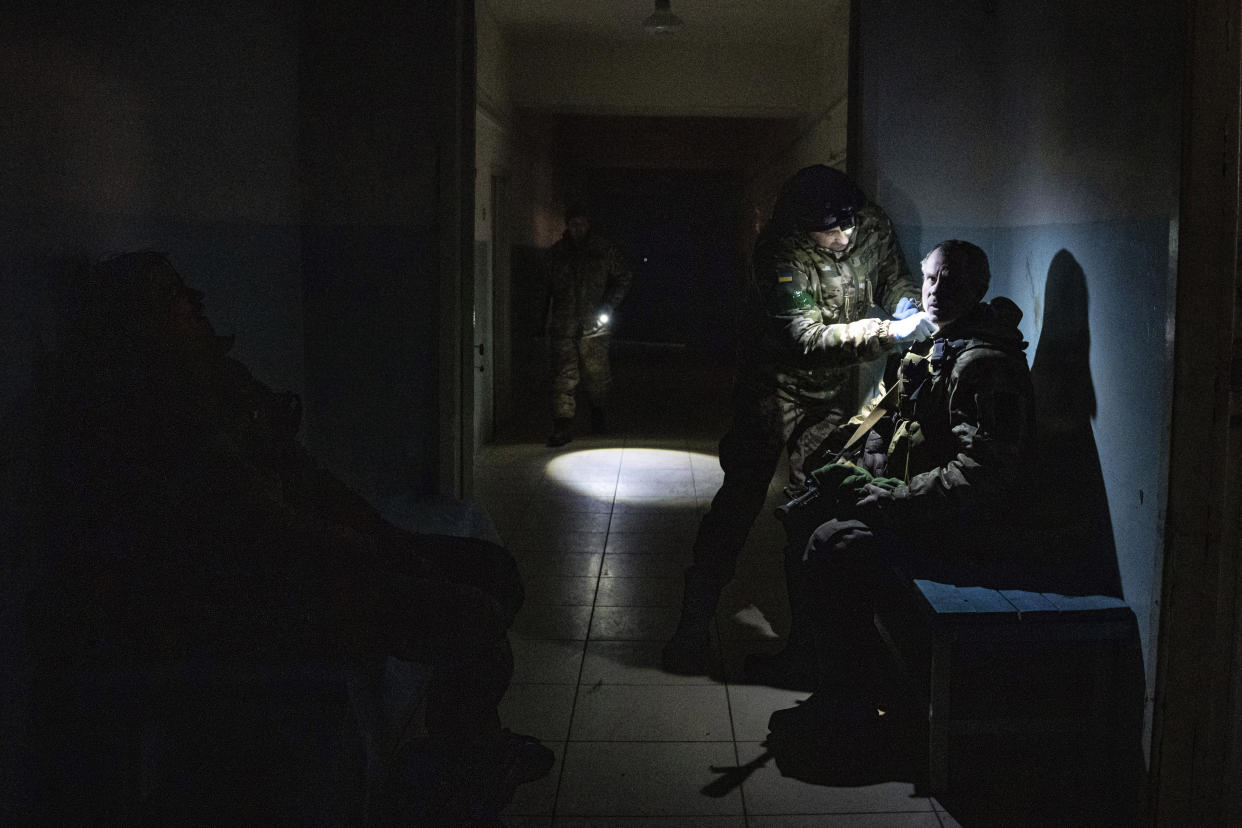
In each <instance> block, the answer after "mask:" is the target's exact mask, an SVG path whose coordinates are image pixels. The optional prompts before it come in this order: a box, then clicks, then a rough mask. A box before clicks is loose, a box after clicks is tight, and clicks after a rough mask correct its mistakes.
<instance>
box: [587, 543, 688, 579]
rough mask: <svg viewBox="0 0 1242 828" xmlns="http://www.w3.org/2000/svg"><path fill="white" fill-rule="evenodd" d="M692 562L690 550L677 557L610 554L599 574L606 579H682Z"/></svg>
mask: <svg viewBox="0 0 1242 828" xmlns="http://www.w3.org/2000/svg"><path fill="white" fill-rule="evenodd" d="M692 560H693V557H692V556H691V555H690V550H688V549H686V550H683V551H681V552H679V553H678V554H675V555H668V554H659V553H657V554H651V555H643V554H633V553H629V552H609V553H607V554H605V555H604V563H603V566H602V567H601V568H600V573H599V574H600V575H602V576H604V577H605V578H680V577H681V576H682V572H683V571H684V570H685V568H686V567H687V566H689V565H690V562H691V561H692Z"/></svg>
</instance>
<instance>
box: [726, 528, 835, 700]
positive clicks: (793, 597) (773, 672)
mask: <svg viewBox="0 0 1242 828" xmlns="http://www.w3.org/2000/svg"><path fill="white" fill-rule="evenodd" d="M798 540H799V542H798V543H796V544H791V545H790V547H789V548H788V549H787V550H786V552H785V591H786V594H787V595H788V596H789V637H788V639H787V640H786V643H785V649H783V650H781V651H780V652H779V653H773V654H768V653H751V654H750V655H748V656H746V660H745V661H744V662H743V666H742V672H743V674H744V675H745V676H746V679H747V680H748V681H751V682H753V683H755V684H766V685H767V686H769V687H781V688H784V689H786V690H808V691H810V690H815V689H816V688H817V686H818V684H819V679H820V675H819V672H820V671H819V659H818V657H817V655H818V654H817V652H816V647H815V643H814V632H813V629H812V628H813V625H814V619H813V618H811V614H812V613H811V610H810V608H809V606H808V604H807V599H806V593H805V590H806V583H805V580H804V577H803V575H802V574H801V571H800V569H801V555H800V554H798V553H800V552H801V548H802V547H805V545H806V544H805V543H804V542H801V539H800V538H799V539H798ZM795 549H797V550H798V553H795V552H794V550H795Z"/></svg>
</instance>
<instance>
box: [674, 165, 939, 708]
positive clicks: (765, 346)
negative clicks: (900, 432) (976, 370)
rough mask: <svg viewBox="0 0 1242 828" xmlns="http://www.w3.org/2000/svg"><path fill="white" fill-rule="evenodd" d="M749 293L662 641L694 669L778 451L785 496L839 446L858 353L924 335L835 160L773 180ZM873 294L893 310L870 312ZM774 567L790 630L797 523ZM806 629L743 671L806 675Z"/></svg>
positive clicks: (873, 354)
mask: <svg viewBox="0 0 1242 828" xmlns="http://www.w3.org/2000/svg"><path fill="white" fill-rule="evenodd" d="M751 293H752V295H751V297H750V306H749V307H748V309H747V310H748V312H749V313H750V316H751V319H750V320H748V321H749V322H751V323H752V324H748V325H745V326H744V330H743V332H742V341H741V345H740V353H739V363H738V371H737V377H736V379H735V383H734V396H733V422H732V425H731V426H730V429H729V432H728V433H727V434H725V436H724V437H723V438H722V439H721V441H720V450H719V451H720V465H721V468H722V469H724V473H725V477H724V483H723V485H722V486H721V487H720V490H719V491H718V492H717V493H716V496H715V498H714V499H713V500H712V505H711V508H710V510H709V511H708V513H707V514H706V515H705V516H704V517H703V520H702V522H701V523H700V524H699V530H698V535H697V537H696V539H695V542H694V562H693V564H691V566H690V567H688V568H687V569H686V572H685V591H684V593H683V599H682V609H681V618H680V621H679V623H678V627H677V631H676V633H675V634H674V635H673V637H672V639H671V640H670V641H669V642H668V644H667V645H666V646H665V648H664V653H663V662H664V667H665V669H666V670H669V671H670V672H676V673H689V674H694V673H705V672H707V670H708V668H709V664H710V646H711V642H710V635H709V632H710V627H711V621H712V619H713V617H714V615H715V611H716V605H717V603H718V602H719V599H720V593H721V590H722V589H723V588H724V586H725V584H727V583H728V582H729V581H730V580H732V578H733V575H734V571H735V569H736V565H737V557H738V553H739V552H740V551H741V548H742V545H743V544H744V543H745V541H746V536H747V534H748V533H749V531H750V527H751V524H753V523H754V520H755V517H756V516H757V515H758V514H759V511H760V509H762V508H763V503H764V501H765V499H766V496H767V491H768V485H769V483H770V482H771V480H772V475H773V474H774V473H775V472H776V468H777V464H778V462H779V461H780V457H781V454H782V452H784V453H786V454H787V455H788V459H789V491H788V494H790V496H795V495H796V494H798V493H799V492H800V491H801V490H802V487H803V485H804V482H805V479H806V473H807V472H809V471H811V470H813V469H816V468H818V467H819V466H821V465H823V464H824V463H826V462H827V461H828V459H829V457H830V456H831V455H832V453H834V449H839V448H840V443H842V442H843V441H844V437H840V438H839V439H834V438H837V431H838V429H839V427H840V426H841V424H842V423H843V422H844V421H845V420H847V419H848V418H849V417H850V416H852V415H853V414H854V412H855V411H856V409H857V407H858V403H859V400H858V393H857V392H858V373H857V370H856V369H857V366H858V365H859V364H861V363H864V362H868V361H871V360H876V359H880V358H882V357H885V356H887V355H888V354H890V353H892V352H893V351H894V349H896V348H898V347H899V346H903V345H907V344H910V343H913V342H916V341H918V340H921V339H924V338H926V337H927V336H928V335H930V333H931V331H932V329H933V326H932V325H931V323H930V322H929V321H928V320H927V317H926V315H925V314H923V313H922V312H920V311H919V309H918V305H917V299H918V296H919V292H918V290H917V288H915V286H914V285H913V284H911V282H910V278H909V271H908V269H907V267H906V265H905V262H904V260H903V258H902V256H901V252H900V250H899V248H898V246H897V240H896V238H895V237H894V235H893V229H892V225H891V223H890V222H889V219H888V216H886V215H885V213H884V211H883V210H881V209H880V207H879V206H877V205H876V204H874V203H871V202H870V201H868V200H867V199H866V198H865V197H864V196H863V194H862V192H861V191H860V190H859V189H858V187H857V186H856V185H855V184H854V183H853V181H851V180H850V179H849V178H848V177H846V176H845V174H844V173H842V172H840V171H838V170H835V169H833V168H831V167H826V166H823V165H815V166H811V167H806V168H804V169H802V170H799V171H798V172H797V173H796V174H794V175H793V176H792V177H791V178H790V179H789V180H788V181H786V182H785V184H784V185H783V186H782V188H781V191H780V193H779V194H778V196H777V200H776V203H775V205H774V207H773V212H772V218H771V220H770V221H769V222H768V224H767V225H766V226H765V227H764V229H763V231H762V232H761V233H760V235H759V238H758V240H757V241H756V243H755V253H754V274H753V284H752V292H751ZM877 305H878V306H879V307H880V308H881V309H882V310H883V311H884V312H885V313H886V314H891V315H892V317H893V318H891V319H890V318H888V317H874V316H872V314H873V310H872V308H873V306H877ZM789 541H790V542H789V552H788V553H787V555H786V573H787V576H788V577H787V580H788V581H789V586H790V596H789V600H790V612H791V615H793V616H794V617H795V623H794V626H793V629H794V630H799V629H803V625H801V624H799V623H797V620H796V618H797V616H799V615H800V614H801V613H802V612H803V606H802V602H801V600H800V597H799V596H798V594H797V589H798V588H800V586H801V579H800V578H799V577H797V573H796V567H795V565H794V564H795V563H796V562H797V561H798V559H799V558H800V554H801V551H802V546H803V545H804V542H805V537H802V538H790V539H789ZM804 644H805V642H801V641H794V640H791V641H790V642H788V644H787V646H786V650H785V653H784V654H782V655H780V656H777V657H775V658H773V657H771V656H768V657H760V656H757V655H755V656H751V657H750V658H749V659H748V661H747V673H748V676H749V677H750V678H752V679H753V680H756V681H763V682H766V683H772V684H789V683H791V682H790V681H789V678H790V677H789V675H788V674H789V673H790V672H791V671H794V672H797V671H799V670H802V671H804V675H801V676H798V677H797V678H796V679H795V680H794V681H793V682H792V683H793V684H804V683H809V682H810V681H811V680H812V676H811V671H810V670H807V669H805V668H807V667H808V666H809V665H811V663H812V660H811V659H810V658H809V655H810V653H809V648H807V647H805V646H804Z"/></svg>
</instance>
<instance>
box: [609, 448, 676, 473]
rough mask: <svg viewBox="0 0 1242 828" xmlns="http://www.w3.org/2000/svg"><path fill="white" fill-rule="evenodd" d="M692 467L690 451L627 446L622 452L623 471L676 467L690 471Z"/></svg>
mask: <svg viewBox="0 0 1242 828" xmlns="http://www.w3.org/2000/svg"><path fill="white" fill-rule="evenodd" d="M690 468H691V460H690V454H689V452H685V451H681V450H674V449H658V448H627V449H625V450H624V451H622V452H621V471H622V472H627V471H650V470H653V469H674V470H680V471H688V470H689V469H690Z"/></svg>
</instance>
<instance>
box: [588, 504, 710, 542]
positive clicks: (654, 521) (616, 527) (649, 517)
mask: <svg viewBox="0 0 1242 828" xmlns="http://www.w3.org/2000/svg"><path fill="white" fill-rule="evenodd" d="M698 527H699V514H698V512H697V510H696V511H689V510H679V511H668V512H652V511H649V510H636V509H630V510H627V511H619V512H617V513H615V514H614V515H613V516H612V521H611V523H609V525H608V531H610V532H647V533H659V534H665V535H679V536H686V535H688V536H690V537H691V538H693V537H694V533H695V532H696V531H697V530H698Z"/></svg>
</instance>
